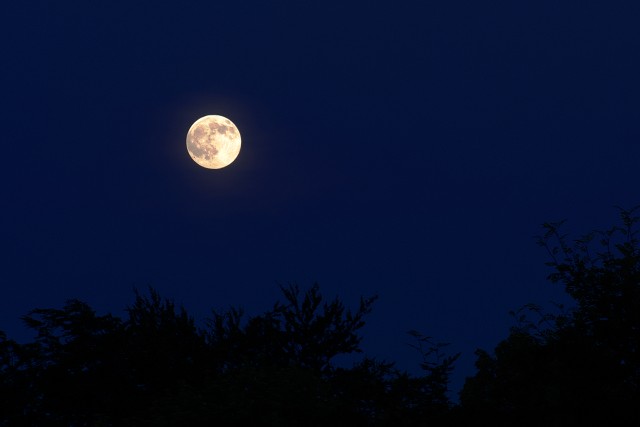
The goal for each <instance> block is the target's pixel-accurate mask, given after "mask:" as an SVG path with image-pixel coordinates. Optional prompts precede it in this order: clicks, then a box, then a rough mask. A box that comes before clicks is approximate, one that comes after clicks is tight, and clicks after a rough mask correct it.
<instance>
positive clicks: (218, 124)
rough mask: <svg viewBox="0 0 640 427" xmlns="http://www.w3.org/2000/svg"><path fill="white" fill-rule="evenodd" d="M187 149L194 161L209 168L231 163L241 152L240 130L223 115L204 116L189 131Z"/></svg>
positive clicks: (221, 166)
mask: <svg viewBox="0 0 640 427" xmlns="http://www.w3.org/2000/svg"><path fill="white" fill-rule="evenodd" d="M187 151H189V155H190V156H191V158H192V159H193V161H194V162H196V163H197V164H199V165H200V166H202V167H205V168H207V169H220V168H223V167H225V166H228V165H230V164H231V163H232V162H233V161H234V160H235V159H236V157H238V154H239V153H240V131H238V128H237V127H236V125H234V124H233V122H232V121H231V120H229V119H227V118H226V117H223V116H216V115H210V116H204V117H201V118H199V119H198V120H196V121H195V123H194V124H192V125H191V127H190V128H189V132H187Z"/></svg>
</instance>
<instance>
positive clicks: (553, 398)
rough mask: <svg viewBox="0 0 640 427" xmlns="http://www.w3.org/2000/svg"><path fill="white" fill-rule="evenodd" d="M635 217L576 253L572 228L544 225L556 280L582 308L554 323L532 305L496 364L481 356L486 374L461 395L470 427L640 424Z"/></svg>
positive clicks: (639, 262) (639, 255)
mask: <svg viewBox="0 0 640 427" xmlns="http://www.w3.org/2000/svg"><path fill="white" fill-rule="evenodd" d="M633 211H634V210H633V209H632V210H630V211H627V210H621V218H622V225H621V226H615V227H613V228H611V229H609V230H606V231H604V232H600V231H594V232H591V233H589V234H588V235H586V236H584V237H582V238H579V239H577V240H575V242H574V245H570V244H569V243H567V236H566V235H563V234H561V233H560V231H559V230H560V227H561V225H562V222H560V223H546V224H544V225H543V227H544V229H545V230H546V231H545V234H544V235H543V236H542V237H540V238H539V244H540V245H541V246H543V247H544V248H546V249H547V250H548V252H549V254H550V256H551V261H550V262H549V263H548V264H547V265H549V266H550V267H552V268H553V269H554V271H553V272H552V273H551V274H550V275H549V279H550V281H552V282H554V283H561V284H562V285H564V288H565V290H566V291H567V293H568V294H569V295H570V296H571V297H573V299H574V300H575V301H576V307H575V308H573V309H572V310H565V309H564V307H562V306H559V308H560V313H559V314H549V313H544V312H543V311H542V310H541V309H540V307H538V306H535V305H532V304H528V305H526V306H525V307H523V308H522V309H520V310H518V311H517V312H514V313H513V315H514V316H516V318H517V320H518V324H517V326H515V327H513V328H512V330H511V333H510V335H509V337H508V338H507V339H506V340H504V341H502V342H501V343H500V344H499V345H498V346H497V347H496V349H495V355H490V354H489V353H487V352H485V351H483V350H478V351H477V352H476V355H477V356H478V359H477V361H476V367H477V368H478V372H477V374H476V375H475V376H474V377H472V378H469V379H468V380H467V382H466V383H465V386H464V389H463V391H462V393H461V403H462V407H463V408H464V411H465V413H466V414H467V416H468V417H470V418H474V419H485V420H491V421H492V422H499V424H501V425H512V424H514V423H518V424H521V425H522V424H525V425H541V424H544V425H577V424H579V423H580V424H587V425H594V424H606V425H634V423H633V421H632V420H635V421H636V422H637V421H640V412H639V411H638V409H636V408H637V402H638V401H640V355H639V353H638V350H639V344H640V246H639V240H638V239H637V237H636V236H637V231H636V230H634V227H635V225H636V224H637V222H638V220H639V219H640V218H638V217H634V216H633ZM596 237H599V239H597V243H598V244H599V249H595V251H594V248H593V247H592V243H593V242H594V240H596V239H595V238H596ZM531 314H533V315H534V316H535V317H536V318H537V320H532V319H531V317H530V315H531ZM629 423H631V424H629Z"/></svg>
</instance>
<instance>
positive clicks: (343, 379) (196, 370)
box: [0, 285, 457, 426]
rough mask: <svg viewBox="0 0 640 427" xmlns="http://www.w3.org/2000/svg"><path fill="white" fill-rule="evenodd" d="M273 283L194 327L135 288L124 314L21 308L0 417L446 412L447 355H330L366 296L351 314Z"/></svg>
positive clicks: (300, 420)
mask: <svg viewBox="0 0 640 427" xmlns="http://www.w3.org/2000/svg"><path fill="white" fill-rule="evenodd" d="M281 291H282V294H283V296H284V301H282V302H280V301H279V302H276V303H275V304H274V306H273V308H272V309H271V310H269V311H267V312H266V313H264V314H262V315H259V316H255V317H250V318H248V319H245V318H244V315H243V313H242V311H241V310H239V309H235V308H232V309H230V310H229V311H227V312H224V313H217V312H214V313H213V314H212V318H211V319H210V320H209V322H208V324H207V327H206V328H205V329H204V330H199V329H198V328H196V326H195V324H194V321H193V319H192V318H191V317H190V316H189V315H188V314H187V312H186V310H185V309H184V308H182V307H180V308H178V307H176V306H175V304H174V303H173V302H172V301H171V300H167V299H164V298H162V297H161V296H160V295H159V294H158V293H157V292H156V291H155V290H153V289H149V292H148V294H147V295H143V294H140V293H139V292H136V295H135V301H134V303H133V304H132V305H131V306H129V307H128V308H127V314H128V318H127V319H126V320H121V319H119V318H116V317H114V316H112V315H105V316H98V315H96V313H95V312H94V311H93V310H92V309H91V308H90V307H89V306H88V305H87V304H85V303H83V302H81V301H77V300H71V301H68V302H67V304H66V305H65V306H64V307H63V308H62V309H36V310H33V311H31V312H30V313H29V314H27V315H26V316H25V317H24V321H25V323H26V324H27V325H28V326H29V327H31V328H32V329H34V330H35V331H36V339H35V341H34V342H32V343H27V344H24V345H18V344H17V343H15V342H13V341H10V340H8V339H7V338H6V336H5V335H4V334H0V363H1V365H0V398H1V399H2V400H1V401H0V407H2V408H8V407H10V408H12V410H4V411H2V412H0V425H16V424H18V423H24V422H26V423H27V424H28V425H43V426H49V425H51V426H58V425H60V426H175V425H190V426H205V425H207V426H208V425H214V424H215V425H222V426H244V425H257V426H271V425H273V426H287V425H296V426H298V425H307V426H326V425H343V424H345V423H348V424H349V425H362V426H378V425H380V426H382V425H391V424H392V425H407V426H409V425H422V423H423V422H425V420H428V419H431V420H435V419H436V418H437V417H442V416H443V414H444V413H446V411H447V410H448V409H449V405H448V401H447V400H446V396H445V395H444V391H446V387H447V385H446V382H448V373H449V372H450V370H451V368H452V364H453V361H454V360H455V357H454V358H445V359H444V361H443V362H442V363H438V362H434V363H433V364H432V363H431V362H429V363H427V362H425V363H426V364H425V370H426V371H427V372H429V374H428V375H425V376H424V377H412V376H410V375H408V374H406V373H402V372H399V371H397V370H396V369H394V368H393V364H392V363H386V362H377V361H375V360H374V359H371V358H368V357H365V358H364V359H363V360H362V361H361V362H359V363H356V364H355V365H354V366H353V367H352V368H349V369H347V368H338V367H335V366H334V365H333V364H332V360H333V358H334V357H335V356H337V355H339V354H348V353H357V352H361V349H360V342H361V337H360V336H359V335H358V331H359V330H360V329H361V328H362V327H363V326H364V325H365V322H364V318H365V316H366V315H367V314H368V313H370V311H371V308H372V305H373V303H374V301H375V299H376V298H375V297H371V298H362V299H361V300H360V303H359V306H358V307H357V308H356V310H353V311H352V310H350V309H347V308H345V306H344V304H343V303H342V301H340V300H339V299H338V298H335V299H334V300H332V301H325V300H324V299H323V297H322V295H321V294H320V291H319V287H318V285H313V286H312V287H311V288H309V289H307V290H306V291H304V292H301V291H300V289H299V288H298V287H297V286H293V285H292V286H288V287H282V288H281ZM456 357H457V356H456Z"/></svg>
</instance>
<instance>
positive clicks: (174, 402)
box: [0, 210, 640, 427]
mask: <svg viewBox="0 0 640 427" xmlns="http://www.w3.org/2000/svg"><path fill="white" fill-rule="evenodd" d="M621 212H622V225H621V226H618V227H613V228H612V229H610V230H607V231H604V232H592V233H590V234H588V235H587V236H585V237H583V238H581V239H578V240H576V241H575V242H574V244H573V245H570V244H568V243H567V237H566V236H565V235H562V234H560V231H559V230H560V226H561V223H548V224H544V228H545V234H544V235H543V236H541V237H540V239H539V243H540V245H541V246H543V247H544V248H546V249H547V250H548V251H549V254H550V256H551V261H550V262H549V263H548V265H549V266H550V267H552V268H553V272H552V273H551V274H550V276H549V279H550V280H551V281H552V282H554V283H560V284H562V285H563V286H564V288H565V290H566V292H567V293H568V294H569V295H570V296H571V297H572V298H573V299H574V300H575V307H572V308H571V309H565V308H564V307H562V306H559V307H558V308H559V311H558V312H557V313H545V312H544V311H543V310H542V309H541V308H540V307H538V306H535V305H533V304H528V305H526V306H524V307H523V308H521V309H520V310H518V311H516V312H513V313H512V314H513V316H514V317H515V318H516V321H517V323H516V325H515V326H514V327H513V328H511V331H510V334H509V336H508V337H507V338H506V339H505V340H504V341H502V342H501V343H499V344H498V346H497V347H496V348H495V351H494V352H493V353H492V354H491V353H489V352H486V351H483V350H478V351H477V352H476V355H477V361H476V367H477V373H476V374H475V375H474V376H473V377H470V378H468V379H467V381H466V383H465V385H464V388H463V390H462V392H461V394H460V404H459V405H457V406H453V407H452V405H451V403H450V401H449V399H448V397H447V394H448V384H449V377H450V375H451V372H452V370H453V365H454V363H455V361H456V360H457V358H458V356H459V354H455V355H447V354H445V353H444V352H443V349H444V348H445V346H446V344H443V343H437V342H434V341H433V340H432V338H431V337H428V336H424V335H422V334H420V333H418V332H415V331H411V332H410V333H409V334H410V335H411V336H412V337H413V338H414V340H415V341H414V342H415V344H414V345H413V347H414V348H415V349H416V350H417V351H418V352H419V353H420V354H421V355H422V357H423V362H422V364H421V367H422V369H423V374H422V375H420V376H413V375H409V374H408V373H406V372H402V371H399V370H398V369H396V368H395V367H394V364H393V363H390V362H386V361H379V360H376V359H374V358H371V357H367V356H364V357H363V358H362V359H361V360H360V361H359V362H357V363H355V364H354V365H353V366H352V367H351V368H344V367H337V366H336V365H335V364H334V362H333V360H334V358H335V357H336V356H338V355H341V354H349V353H358V352H361V349H360V341H361V337H360V336H359V334H358V332H359V331H360V329H361V328H362V327H364V325H365V322H364V318H365V317H366V315H367V314H368V313H370V311H371V309H372V305H373V303H374V301H375V299H376V298H375V297H372V298H362V299H361V300H360V303H359V305H358V307H357V309H355V310H349V309H347V308H345V306H344V304H343V303H342V302H341V301H340V300H339V299H338V298H336V299H334V300H332V301H325V300H324V299H323V297H322V295H321V294H320V291H319V287H318V286H317V285H314V286H312V287H311V288H309V289H307V290H306V291H304V292H301V291H300V289H299V288H298V287H297V286H288V287H282V288H281V291H282V295H283V301H279V302H276V303H275V304H274V306H273V308H272V309H271V310H268V311H267V312H265V313H263V314H261V315H258V316H254V317H248V318H246V317H245V316H244V315H243V313H242V311H241V310H239V309H235V308H232V309H230V310H228V311H226V312H222V313H217V312H214V313H213V314H212V317H211V319H209V322H208V324H207V326H206V328H205V329H203V330H200V329H198V328H197V327H196V326H195V323H194V321H193V319H192V318H191V317H190V316H189V315H188V314H187V312H186V310H185V309H184V308H178V307H176V306H175V304H174V303H173V302H172V301H171V300H167V299H164V298H162V297H160V295H159V294H158V293H157V292H156V291H154V290H153V289H150V290H149V292H148V295H142V294H140V293H138V292H136V295H135V301H134V303H133V304H132V305H131V306H130V307H128V309H127V314H128V318H127V319H119V318H117V317H114V316H112V315H104V316H99V315H97V314H96V313H95V312H94V311H93V309H91V308H90V307H89V306H88V305H87V304H85V303H83V302H81V301H77V300H71V301H68V302H67V304H66V305H65V306H64V307H63V308H62V309H36V310H33V311H31V312H30V313H28V314H27V315H26V316H24V321H25V323H26V324H27V325H28V326H29V327H30V328H32V329H33V330H34V331H35V333H36V336H35V339H34V340H33V342H30V343H26V344H18V343H16V342H15V341H13V340H10V339H8V338H7V337H6V335H5V334H4V333H2V332H0V426H22V425H27V426H182V425H188V426H194V427H198V426H212V425H217V426H247V425H251V426H279V427H280V426H300V425H304V426H342V425H348V426H430V425H435V426H453V425H494V426H507V425H508V426H512V425H522V426H529V425H531V426H533V425H536V426H537V425H545V426H567V425H609V426H615V425H637V424H638V421H640V412H639V409H638V408H639V407H640V406H639V405H638V404H637V402H640V354H639V347H640V245H639V243H640V242H639V239H638V237H637V234H636V233H637V231H635V228H634V227H635V226H636V225H637V223H638V221H639V218H637V217H634V216H633V215H632V214H633V210H631V211H625V210H622V211H621ZM594 243H595V244H596V246H597V248H596V249H594V247H593V246H594Z"/></svg>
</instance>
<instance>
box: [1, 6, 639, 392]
mask: <svg viewBox="0 0 640 427" xmlns="http://www.w3.org/2000/svg"><path fill="white" fill-rule="evenodd" d="M18 3H20V5H19V6H18V5H17V4H18ZM2 9H3V10H2V12H1V13H0V16H2V17H1V18H0V21H1V25H0V40H1V41H0V43H1V46H2V49H1V51H0V52H1V55H2V67H1V69H0V76H1V77H2V93H1V95H0V108H2V111H1V115H0V120H2V124H3V126H2V152H1V155H0V161H1V163H2V165H1V168H0V196H1V199H0V203H1V204H2V209H0V224H1V226H0V233H1V234H0V242H1V246H0V251H2V257H1V258H0V266H1V268H0V289H1V292H2V293H1V298H0V329H2V330H5V331H6V332H7V333H8V334H9V336H10V337H13V338H16V339H19V340H20V339H28V337H29V335H28V334H27V332H26V331H25V329H24V328H23V327H22V326H21V323H20V320H19V317H20V316H21V315H23V314H25V313H26V312H27V311H28V310H30V309H32V308H36V307H61V306H62V304H63V303H64V301H65V300H66V299H69V298H79V299H81V300H84V301H86V302H88V303H89V304H90V305H91V306H92V307H94V308H96V310H97V311H98V312H99V313H100V314H104V313H106V312H112V313H114V314H116V315H123V314H124V313H123V312H122V309H123V308H124V307H125V306H126V305H127V304H130V303H131V302H132V301H133V291H132V290H133V288H134V287H137V288H139V289H145V288H146V286H147V285H152V286H154V287H155V288H156V289H158V290H159V291H160V293H161V294H162V295H164V296H166V297H171V298H174V299H175V301H176V302H177V303H178V304H184V306H185V307H186V308H187V309H188V311H189V312H190V313H191V314H192V315H194V316H195V317H196V319H198V320H199V321H202V320H204V318H206V317H207V316H208V315H209V313H210V309H212V308H213V309H218V310H224V309H226V308H228V307H229V306H238V305H240V306H243V307H244V309H245V310H246V312H247V313H248V314H253V315H257V314H260V313H262V312H264V311H265V310H267V309H269V308H270V307H271V304H272V303H273V302H275V301H276V299H278V298H279V296H280V291H279V289H278V284H288V283H297V284H299V285H300V286H302V287H307V286H309V285H311V284H312V283H313V282H315V281H317V282H318V283H319V284H320V286H321V291H322V292H323V294H324V295H325V296H326V297H328V298H333V297H335V296H340V297H341V298H342V299H343V300H344V301H345V302H346V303H347V304H348V305H351V306H355V305H356V304H357V301H358V298H359V296H360V295H364V296H369V295H372V294H378V295H379V296H380V298H379V300H378V301H377V302H376V304H375V306H374V310H373V312H372V314H371V315H370V316H369V318H368V323H367V325H366V327H365V328H364V329H363V335H364V341H363V348H364V350H365V351H366V353H367V354H369V355H371V356H376V357H379V358H381V359H388V360H394V361H397V362H398V366H399V367H401V368H403V369H409V370H411V371H413V372H417V371H418V363H419V362H420V359H419V357H418V355H417V353H416V352H415V351H414V350H412V349H411V348H410V347H408V346H407V345H406V344H407V343H410V342H411V339H410V338H409V337H408V335H406V332H407V331H408V330H410V329H417V330H419V331H421V332H422V333H424V334H425V335H430V336H433V337H434V338H436V339H437V340H442V341H449V342H451V343H452V344H451V347H450V350H451V352H454V351H455V352H457V351H462V352H463V354H462V357H461V359H460V360H459V362H458V364H457V370H456V374H455V377H454V384H453V386H454V389H457V388H459V387H460V386H461V384H462V381H463V380H464V376H466V375H470V374H472V373H473V372H474V370H473V362H474V360H475V357H474V355H473V351H474V349H475V348H477V347H482V348H485V349H488V350H491V349H493V346H494V345H495V344H496V343H497V342H498V341H499V340H500V339H502V338H505V337H506V336H507V333H508V328H509V326H511V325H512V324H513V322H512V319H511V317H510V316H509V315H508V312H509V310H511V309H517V308H518V307H520V306H521V305H523V304H525V303H528V302H536V303H540V304H547V303H548V301H549V300H562V299H563V293H562V291H561V289H560V287H559V286H554V285H552V284H551V283H548V282H547V281H546V280H545V277H546V275H547V274H548V273H549V272H550V271H549V269H548V268H547V267H545V266H544V262H545V261H547V260H548V259H547V254H546V253H545V252H544V250H543V249H542V248H540V247H538V246H537V245H536V244H535V239H534V238H533V236H535V235H536V234H539V233H541V232H542V228H541V226H540V225H541V224H542V223H543V222H546V221H556V220H560V219H563V218H568V219H569V223H568V227H567V231H569V232H573V233H576V234H580V233H586V232H588V231H590V230H591V229H593V228H606V227H609V226H610V225H612V224H613V223H614V222H615V221H616V220H617V211H616V210H615V208H613V206H614V205H620V206H623V207H627V208H628V207H631V206H634V205H636V204H638V203H639V201H640V191H639V189H640V186H639V179H640V174H639V168H638V164H639V159H640V146H639V141H640V129H639V124H640V120H639V118H640V117H639V116H640V106H639V99H640V83H639V81H640V79H639V78H638V76H640V65H639V64H640V60H639V56H640V25H639V24H638V23H639V22H640V6H638V2H632V1H572V0H568V1H555V0H554V1H549V0H542V1H541V0H537V1H519V2H516V1H496V2H479V1H471V0H469V1H461V0H447V1H444V0H442V1H398V2H377V1H366V2H365V1H362V2H359V1H355V2H347V1H338V2H328V1H322V2H301V1H288V2H284V1H278V2H276V1H273V2H270V1H225V2H218V1H207V2H182V1H180V2H178V1H175V2H170V1H155V2H147V3H146V4H143V2H131V1H126V2H125V1H122V2H119V1H109V2H86V1H68V2H38V1H36V2H11V5H4V6H2ZM207 114H220V115H224V116H226V117H228V118H230V119H231V120H232V121H233V122H234V123H235V124H236V125H237V126H238V128H239V129H240V132H241V134H242V150H241V152H240V155H239V157H238V158H237V160H236V161H235V162H234V163H233V164H232V165H231V166H230V167H227V168H225V169H222V170H218V171H211V170H207V169H204V168H201V167H199V166H198V165H196V164H195V163H194V162H193V161H192V160H191V159H190V158H189V155H188V153H187V150H186V147H185V137H186V132H187V130H188V129H189V126H190V125H191V124H192V123H193V122H194V121H195V120H196V119H197V118H199V117H201V116H204V115H207ZM576 237H577V236H576Z"/></svg>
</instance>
